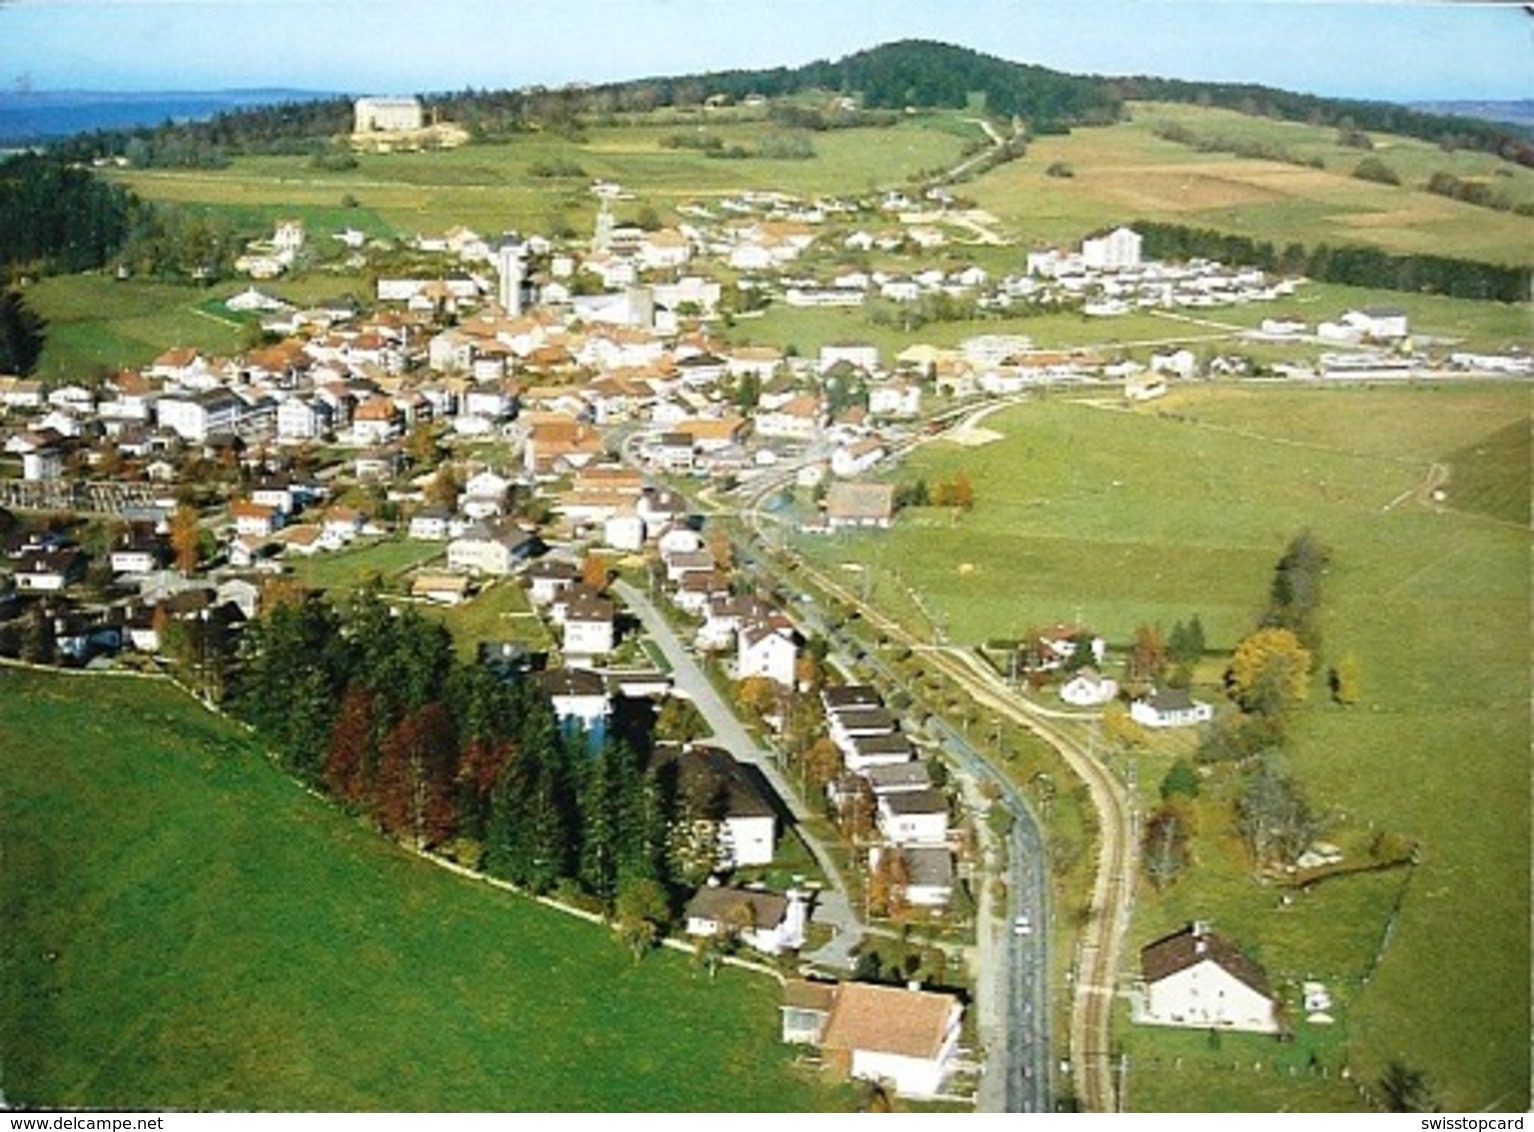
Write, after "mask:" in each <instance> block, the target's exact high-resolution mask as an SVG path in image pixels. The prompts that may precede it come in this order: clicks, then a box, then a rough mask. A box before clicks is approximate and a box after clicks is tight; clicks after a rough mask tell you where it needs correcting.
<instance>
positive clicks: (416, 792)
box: [373, 703, 458, 849]
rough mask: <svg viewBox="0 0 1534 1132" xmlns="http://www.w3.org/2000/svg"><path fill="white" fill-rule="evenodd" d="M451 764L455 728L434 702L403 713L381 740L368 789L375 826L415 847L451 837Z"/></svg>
mask: <svg viewBox="0 0 1534 1132" xmlns="http://www.w3.org/2000/svg"><path fill="white" fill-rule="evenodd" d="M457 762H458V747H457V736H456V729H455V728H454V726H453V721H452V718H451V717H450V716H449V715H448V713H447V710H446V709H445V708H444V707H443V706H442V705H441V704H440V703H429V704H425V705H423V706H422V707H421V708H420V709H419V710H417V711H414V712H411V713H410V714H408V715H406V716H405V717H404V718H403V719H401V720H400V721H399V723H397V724H396V725H395V726H394V728H393V729H392V730H391V731H390V732H389V734H388V736H387V738H385V739H384V742H383V749H382V754H381V757H380V759H379V765H378V775H377V778H376V780H375V783H374V788H373V813H374V816H375V817H376V818H377V819H378V824H379V825H380V826H382V827H383V829H384V830H385V831H386V832H387V833H389V834H391V835H392V836H394V837H398V838H401V839H406V838H408V839H409V840H410V841H411V842H412V843H413V844H414V845H415V847H416V848H417V849H430V848H433V847H434V846H437V845H440V844H442V843H443V842H444V841H446V840H448V839H449V838H450V837H452V834H453V820H454V806H453V783H454V780H455V778H456V771H457Z"/></svg>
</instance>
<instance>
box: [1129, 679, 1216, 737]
mask: <svg viewBox="0 0 1534 1132" xmlns="http://www.w3.org/2000/svg"><path fill="white" fill-rule="evenodd" d="M1129 718H1130V719H1132V720H1134V721H1135V722H1136V723H1138V724H1141V725H1142V726H1145V727H1156V728H1162V727H1196V726H1198V725H1199V724H1200V723H1208V722H1209V721H1210V720H1211V719H1213V718H1214V708H1213V707H1211V706H1210V705H1209V704H1206V703H1204V702H1203V701H1202V700H1195V699H1194V698H1193V697H1192V696H1190V695H1188V693H1187V691H1186V690H1184V689H1182V688H1166V689H1163V690H1161V691H1157V692H1152V693H1151V694H1150V695H1149V696H1146V697H1144V698H1143V699H1138V700H1135V701H1134V702H1133V703H1132V704H1130V705H1129Z"/></svg>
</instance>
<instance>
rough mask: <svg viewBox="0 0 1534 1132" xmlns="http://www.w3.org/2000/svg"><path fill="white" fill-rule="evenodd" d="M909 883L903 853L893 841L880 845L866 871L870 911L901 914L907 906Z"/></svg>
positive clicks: (907, 863) (907, 866) (892, 914)
mask: <svg viewBox="0 0 1534 1132" xmlns="http://www.w3.org/2000/svg"><path fill="white" fill-rule="evenodd" d="M910 883H911V866H910V863H909V862H908V861H907V860H906V857H905V854H904V853H903V852H901V851H900V849H899V848H898V847H896V846H893V845H884V846H880V848H879V850H878V853H877V855H876V856H875V858H874V864H873V867H872V868H871V869H870V870H869V872H868V907H869V911H870V912H872V913H873V914H875V915H880V916H901V915H903V914H904V913H905V912H906V910H907V907H908V905H907V903H906V895H905V893H906V887H907V886H908V885H909V884H910Z"/></svg>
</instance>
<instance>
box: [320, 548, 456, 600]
mask: <svg viewBox="0 0 1534 1132" xmlns="http://www.w3.org/2000/svg"><path fill="white" fill-rule="evenodd" d="M443 553H444V549H443V546H442V544H441V543H433V542H417V541H412V540H409V539H386V540H384V541H381V542H374V543H370V544H368V545H366V546H359V547H356V548H353V549H348V550H342V551H337V552H335V553H331V554H315V555H312V556H310V557H308V558H296V559H294V560H293V576H294V577H295V578H297V579H298V580H299V581H300V582H302V583H303V584H304V585H306V586H311V587H313V588H316V589H324V590H350V589H355V588H356V587H357V586H359V585H361V584H362V583H364V582H367V581H369V580H370V579H372V578H374V577H377V578H380V579H382V580H383V582H384V583H385V585H386V586H387V587H388V588H390V589H398V590H408V588H409V587H408V585H407V584H406V582H405V579H404V575H405V573H406V572H407V571H408V570H410V569H412V568H413V567H416V566H421V565H424V564H425V563H427V562H430V561H431V560H432V559H434V558H440V557H442V555H443Z"/></svg>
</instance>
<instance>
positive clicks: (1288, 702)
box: [1226, 628, 1310, 716]
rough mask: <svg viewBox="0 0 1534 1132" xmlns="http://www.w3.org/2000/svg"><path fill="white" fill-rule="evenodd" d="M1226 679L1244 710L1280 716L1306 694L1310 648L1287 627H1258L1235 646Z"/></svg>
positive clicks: (1308, 680)
mask: <svg viewBox="0 0 1534 1132" xmlns="http://www.w3.org/2000/svg"><path fill="white" fill-rule="evenodd" d="M1226 680H1227V683H1228V684H1229V687H1230V690H1231V694H1232V695H1233V696H1234V697H1235V700H1236V702H1237V703H1238V704H1240V705H1241V707H1242V708H1243V709H1244V710H1246V711H1249V712H1256V713H1257V714H1259V715H1270V716H1281V715H1283V714H1285V713H1286V712H1287V711H1288V710H1289V708H1291V707H1292V706H1293V705H1295V704H1297V703H1299V702H1300V701H1302V700H1303V699H1304V698H1305V693H1306V690H1307V688H1308V686H1309V683H1310V652H1309V650H1307V649H1306V648H1305V646H1304V645H1302V644H1300V641H1299V638H1298V637H1297V636H1296V635H1295V634H1294V633H1293V632H1292V631H1290V630H1289V629H1274V628H1268V629H1258V630H1257V631H1256V632H1253V633H1250V634H1248V635H1247V636H1246V637H1245V638H1243V639H1242V641H1241V643H1240V644H1238V645H1237V646H1236V651H1235V653H1234V654H1232V656H1231V658H1230V671H1229V672H1228V673H1227V675H1226Z"/></svg>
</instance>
